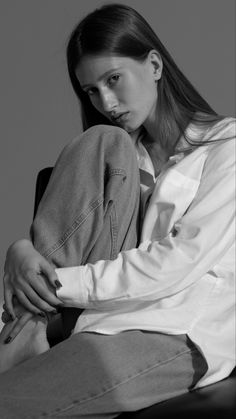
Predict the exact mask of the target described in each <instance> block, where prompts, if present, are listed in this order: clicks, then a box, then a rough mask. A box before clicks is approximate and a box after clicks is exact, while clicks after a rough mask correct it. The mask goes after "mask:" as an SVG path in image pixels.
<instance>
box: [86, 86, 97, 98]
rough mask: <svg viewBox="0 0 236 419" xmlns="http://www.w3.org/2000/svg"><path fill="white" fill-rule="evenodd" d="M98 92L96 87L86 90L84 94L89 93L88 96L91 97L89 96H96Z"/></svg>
mask: <svg viewBox="0 0 236 419" xmlns="http://www.w3.org/2000/svg"><path fill="white" fill-rule="evenodd" d="M97 91H98V90H97V88H96V87H90V88H89V89H87V90H84V92H85V93H87V95H89V96H93V95H95V94H96V93H97Z"/></svg>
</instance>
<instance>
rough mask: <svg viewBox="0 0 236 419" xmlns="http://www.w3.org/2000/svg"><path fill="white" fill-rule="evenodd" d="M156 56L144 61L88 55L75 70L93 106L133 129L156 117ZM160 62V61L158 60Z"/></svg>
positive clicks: (109, 117)
mask: <svg viewBox="0 0 236 419" xmlns="http://www.w3.org/2000/svg"><path fill="white" fill-rule="evenodd" d="M156 58H157V56H153V57H151V53H150V54H149V56H148V57H147V59H146V60H145V61H144V62H141V63H140V62H139V61H137V60H134V59H131V58H128V57H119V56H94V55H89V56H85V57H84V58H83V59H82V60H81V62H80V64H79V66H78V68H77V71H76V75H77V77H78V80H79V82H80V85H81V87H82V89H83V90H84V91H85V92H86V93H87V94H88V95H89V98H90V100H91V103H92V104H93V106H94V107H95V108H96V109H97V110H98V111H99V112H100V113H101V114H103V115H104V116H105V117H107V118H108V119H109V120H110V121H112V123H113V124H114V125H118V126H120V127H122V128H124V129H125V130H126V131H127V132H132V131H135V130H136V129H138V128H139V127H141V125H145V124H146V123H149V122H150V121H151V120H153V119H155V115H156V105H157V80H158V79H159V78H160V77H161V71H160V66H159V65H156V64H157V63H156V62H155V59H156ZM159 64H160V63H159Z"/></svg>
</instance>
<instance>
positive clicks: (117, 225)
mask: <svg viewBox="0 0 236 419" xmlns="http://www.w3.org/2000/svg"><path fill="white" fill-rule="evenodd" d="M139 197H140V180H139V170H138V166H137V157H136V152H135V150H134V147H133V144H132V141H131V139H130V137H129V135H128V134H127V133H125V131H123V130H121V129H119V128H114V127H106V126H96V127H93V128H90V129H89V130H87V131H86V132H85V133H84V134H82V135H81V136H80V137H79V138H78V139H76V140H74V141H73V142H72V143H70V144H69V145H68V146H66V147H65V149H64V150H63V151H62V153H61V155H60V156H59V159H58V161H57V163H56V166H55V168H54V170H53V173H52V176H51V179H50V182H49V185H48V187H47V189H46V192H45V194H44V196H43V199H42V200H41V203H40V205H39V208H38V211H37V214H36V217H35V220H34V222H33V225H32V227H31V234H32V238H33V241H34V245H35V247H36V248H37V249H38V250H39V252H40V253H41V254H43V255H44V256H45V257H46V258H48V259H49V260H50V261H51V263H52V264H53V265H54V266H55V267H62V266H64V267H65V266H73V265H80V264H85V263H88V262H90V263H93V262H96V261H97V260H99V259H114V258H115V257H116V256H117V254H118V253H119V252H120V251H121V250H128V249H130V248H133V247H136V246H137V245H138V240H139V226H140V218H139ZM111 281H112V278H111ZM79 313H80V311H79V310H77V309H64V310H63V313H62V315H63V325H64V329H65V335H66V336H68V335H69V334H70V330H71V329H72V328H73V325H74V323H75V321H76V318H77V317H78V315H79ZM206 370H207V365H206V362H205V361H204V358H203V357H202V355H201V354H200V352H199V351H198V349H197V348H196V347H195V345H194V344H193V343H192V342H191V341H190V340H189V339H188V337H187V336H186V335H179V336H170V335H165V334H161V333H153V332H147V331H145V332H144V331H141V330H140V331H125V332H123V333H119V334H117V335H112V336H105V335H99V334H96V333H88V332H83V333H77V334H75V335H72V336H70V337H69V338H68V339H66V340H64V341H63V342H61V343H59V344H58V345H56V346H54V347H53V348H51V349H50V350H49V351H47V352H45V353H43V354H41V355H39V356H36V357H35V358H33V359H30V360H28V361H26V362H24V363H22V364H20V365H18V366H17V367H15V368H13V369H12V370H10V371H8V372H5V373H3V374H1V375H0V417H2V418H7V419H13V418H17V419H21V418H22V419H26V418H30V419H32V418H43V417H48V418H56V417H58V418H59V417H60V418H75V417H76V418H86V419H88V418H89V419H95V418H98V417H99V418H100V419H105V418H107V419H110V418H113V417H116V416H117V415H119V413H121V412H123V411H132V410H137V409H141V408H144V407H147V406H150V405H152V404H153V403H156V402H158V401H162V400H165V399H168V398H170V397H173V396H176V395H178V394H182V393H184V392H186V391H188V389H190V388H191V387H192V386H194V385H195V384H196V383H197V381H198V380H199V379H200V378H201V377H202V375H203V374H204V373H205V372H206Z"/></svg>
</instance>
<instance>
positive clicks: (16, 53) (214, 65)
mask: <svg viewBox="0 0 236 419" xmlns="http://www.w3.org/2000/svg"><path fill="white" fill-rule="evenodd" d="M111 2H112V1H111ZM121 2H122V1H121ZM113 3H114V1H113ZM123 3H126V4H128V5H130V6H133V7H134V8H136V9H137V10H138V11H139V12H141V14H143V16H144V17H145V18H146V19H147V20H148V21H149V23H150V24H151V25H152V26H153V28H154V29H155V31H156V32H157V34H158V35H159V37H160V39H161V40H162V41H163V43H164V45H165V46H166V47H167V49H169V51H170V53H171V54H172V55H173V57H174V58H175V60H176V62H177V63H178V65H179V66H180V67H181V69H182V70H183V71H184V72H185V74H186V75H187V76H188V77H189V78H190V80H191V81H192V82H193V84H194V85H195V86H196V87H197V88H198V89H199V91H200V93H202V94H203V96H204V97H205V98H206V100H208V102H209V103H210V104H211V105H212V106H213V107H214V108H215V110H216V111H217V112H219V113H221V114H224V115H230V116H234V115H235V1H234V0H128V1H123ZM101 4H104V2H103V1H98V0H86V1H82V0H20V1H18V0H0V51H1V55H0V60H1V65H0V115H1V121H0V139H1V149H0V150H1V151H0V160H1V161H0V191H1V204H0V223H1V224H0V272H2V271H3V264H4V258H5V252H6V249H7V247H8V246H9V244H10V243H11V242H12V241H14V240H16V239H18V238H22V237H27V236H28V228H29V225H30V223H31V219H32V212H33V201H34V186H35V179H36V175H37V172H38V171H39V170H40V169H41V168H43V167H45V166H50V165H53V164H54V162H55V159H56V157H57V156H58V154H59V152H60V150H61V149H62V147H63V146H64V145H65V144H66V143H67V142H68V141H70V140H71V139H72V138H73V137H74V136H76V135H77V134H78V133H79V132H81V123H80V114H79V107H78V103H77V100H76V98H75V96H74V93H73V91H72V88H71V86H70V83H69V80H68V76H67V70H66V61H65V48H66V42H67V39H68V36H69V34H70V32H71V30H72V28H73V27H74V25H75V24H76V23H77V21H78V20H80V19H81V18H82V17H83V16H84V15H85V14H86V13H87V12H89V11H92V10H93V9H94V8H95V7H97V6H99V5H101ZM1 276H2V274H1ZM0 281H1V279H0ZM1 299H2V287H1V286H0V301H1Z"/></svg>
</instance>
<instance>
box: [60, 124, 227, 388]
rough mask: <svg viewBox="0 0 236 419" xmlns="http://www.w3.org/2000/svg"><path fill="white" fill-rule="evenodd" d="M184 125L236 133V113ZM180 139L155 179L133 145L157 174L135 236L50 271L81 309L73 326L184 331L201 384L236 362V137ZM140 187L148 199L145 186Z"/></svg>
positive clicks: (216, 134) (215, 133)
mask: <svg viewBox="0 0 236 419" xmlns="http://www.w3.org/2000/svg"><path fill="white" fill-rule="evenodd" d="M188 130H189V131H187V132H191V134H193V133H195V135H196V139H197V138H201V137H202V134H203V133H204V135H203V141H204V139H212V140H213V139H219V140H220V139H224V138H226V137H232V136H233V137H235V120H234V119H233V118H225V119H224V120H223V121H221V122H219V123H218V124H217V125H216V126H215V127H214V128H210V129H208V130H205V132H203V130H201V129H200V128H199V127H197V126H196V125H193V124H191V125H189V127H188ZM185 144H186V143H185V142H184V141H183V152H182V153H181V152H179V153H178V154H177V155H176V156H172V157H171V158H170V161H169V164H168V165H167V167H165V168H164V169H163V171H162V172H161V173H160V175H159V176H158V177H157V179H155V178H154V169H153V165H152V162H151V159H150V157H149V155H148V153H147V151H146V149H145V148H144V147H143V146H142V144H141V143H137V144H136V148H137V154H138V161H139V166H140V168H141V169H142V170H145V171H147V172H149V173H150V174H151V175H152V177H153V179H154V182H155V184H154V185H153V187H152V189H153V192H152V195H151V198H150V201H149V203H148V206H147V209H146V212H145V216H144V221H143V228H142V234H141V244H140V245H139V247H138V248H137V249H132V250H129V251H124V252H121V253H119V255H118V257H117V259H115V260H113V261H109V260H101V261H98V262H97V263H95V264H87V265H85V266H78V267H71V268H59V269H56V273H57V275H58V277H59V280H60V282H61V283H62V285H63V286H62V288H60V289H59V290H58V291H57V295H58V297H59V298H60V299H61V300H62V301H63V303H64V305H65V306H68V307H71V306H72V307H80V308H84V309H85V310H84V311H83V313H82V315H81V316H80V317H79V318H78V320H77V323H76V326H75V329H74V333H78V332H85V331H86V332H96V333H102V334H117V333H120V332H122V331H125V330H131V329H132V330H134V329H139V330H149V331H155V332H163V333H167V334H173V335H175V334H183V333H186V334H187V335H188V336H189V337H190V339H191V340H192V341H193V342H194V343H195V344H196V345H197V347H198V348H199V349H200V350H201V352H202V354H203V355H204V356H205V358H206V360H207V363H208V371H207V373H206V374H205V376H204V377H203V378H202V379H201V380H200V381H199V383H198V384H197V387H200V386H203V385H208V384H211V383H213V382H216V381H218V380H221V379H223V378H225V377H226V376H228V375H229V373H230V372H231V371H232V369H233V368H234V366H235V272H234V270H235V244H234V236H235V165H234V164H235V141H234V140H228V141H218V142H216V143H212V144H210V145H204V146H201V147H197V148H194V149H193V151H192V152H189V146H188V147H187V148H185V147H186V145H185ZM180 147H181V143H180ZM146 189H147V187H146ZM143 192H144V193H143V200H144V201H145V186H144V189H143Z"/></svg>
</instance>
